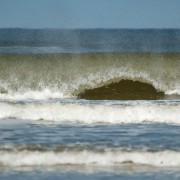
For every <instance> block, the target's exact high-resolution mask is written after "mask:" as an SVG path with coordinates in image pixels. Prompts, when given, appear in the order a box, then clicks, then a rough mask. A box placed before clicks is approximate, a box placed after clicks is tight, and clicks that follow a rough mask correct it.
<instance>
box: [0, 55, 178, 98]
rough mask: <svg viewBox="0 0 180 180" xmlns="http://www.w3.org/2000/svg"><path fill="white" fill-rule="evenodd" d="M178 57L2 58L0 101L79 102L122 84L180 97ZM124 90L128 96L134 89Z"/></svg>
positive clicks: (41, 56)
mask: <svg viewBox="0 0 180 180" xmlns="http://www.w3.org/2000/svg"><path fill="white" fill-rule="evenodd" d="M179 59H180V54H179V53H161V54H158V53H90V54H53V55H48V54H44V55H0V99H11V100H13V99H14V100H17V99H18V100H20V99H49V98H72V97H75V98H77V97H78V96H79V95H80V94H82V93H83V92H85V91H86V90H89V89H95V88H98V87H102V86H107V85H110V84H113V83H118V82H121V81H122V80H132V82H133V81H138V82H142V83H146V84H149V85H151V86H152V87H153V88H155V89H154V91H153V93H156V92H162V93H164V94H165V95H164V96H163V94H161V96H159V97H157V98H155V99H158V98H159V99H163V98H164V99H165V98H167V97H168V96H166V95H180V82H179V79H180V71H179V66H180V61H179ZM124 86H125V85H124ZM126 86H128V87H127V88H126V89H125V90H124V91H125V92H126V91H128V89H132V86H134V85H133V83H130V85H129V84H126ZM120 89H122V88H120ZM142 89H143V88H142ZM112 91H113V90H110V91H109V94H111V92H112ZM142 91H146V88H145V89H143V90H141V92H142ZM141 92H140V94H141ZM116 93H118V91H117V92H116ZM119 93H122V92H121V91H120V92H119ZM127 93H128V92H127ZM172 97H173V96H172ZM176 98H177V97H176ZM119 99H121V98H119ZM125 99H126V98H125ZM127 99H128V98H127ZM129 99H131V98H129ZM137 99H143V98H141V97H139V98H137ZM152 99H153V98H152Z"/></svg>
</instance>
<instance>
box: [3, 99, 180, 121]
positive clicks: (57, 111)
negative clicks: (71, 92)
mask: <svg viewBox="0 0 180 180" xmlns="http://www.w3.org/2000/svg"><path fill="white" fill-rule="evenodd" d="M179 109H180V103H179V101H172V102H171V101H167V102H166V101H162V102H161V101H159V102H158V101H157V102H155V101H150V102H148V101H135V102H121V103H119V104H118V103H116V104H111V103H109V104H108V103H107V104H106V103H103V102H102V103H99V104H96V103H95V104H93V103H92V104H91V103H88V102H86V103H77V102H76V103H71V102H70V103H66V102H62V103H60V102H53V103H48V102H43V103H38V102H31V103H13V102H12V103H11V102H0V118H1V119H5V118H16V119H25V120H43V121H53V122H57V123H85V124H94V123H109V124H117V123H119V124H121V123H171V124H180V111H179Z"/></svg>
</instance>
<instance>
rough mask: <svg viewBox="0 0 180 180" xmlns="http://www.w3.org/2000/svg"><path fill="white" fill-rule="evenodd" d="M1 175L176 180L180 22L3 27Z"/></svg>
mask: <svg viewBox="0 0 180 180" xmlns="http://www.w3.org/2000/svg"><path fill="white" fill-rule="evenodd" d="M0 45H1V47H0V52H1V54H0V179H59V178H63V179H84V178H87V179H119V178H123V179H170V178H173V179H179V178H180V173H179V167H180V132H179V124H180V82H179V79H180V71H179V67H180V61H179V59H180V53H179V51H180V31H179V30H168V29H166V30H163V29H162V30H152V29H151V30H148V29H146V30H103V29H99V30H55V29H54V30H46V29H44V30H27V29H1V30H0Z"/></svg>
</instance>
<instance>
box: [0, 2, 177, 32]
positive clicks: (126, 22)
mask: <svg viewBox="0 0 180 180" xmlns="http://www.w3.org/2000/svg"><path fill="white" fill-rule="evenodd" d="M5 27H22V28H180V0H0V28H5Z"/></svg>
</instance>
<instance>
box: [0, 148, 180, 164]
mask: <svg viewBox="0 0 180 180" xmlns="http://www.w3.org/2000/svg"><path fill="white" fill-rule="evenodd" d="M124 163H126V164H127V163H133V164H137V165H150V166H157V167H175V166H176V167H180V152H175V151H167V150H166V151H159V152H141V151H132V152H126V151H121V150H120V151H111V150H108V151H105V152H93V151H89V150H83V151H77V152H72V151H63V152H53V151H49V152H39V151H28V150H23V151H14V152H10V151H0V164H1V165H3V166H13V167H16V166H51V165H101V166H102V165H104V166H107V165H108V166H109V165H110V166H111V165H118V164H124Z"/></svg>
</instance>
